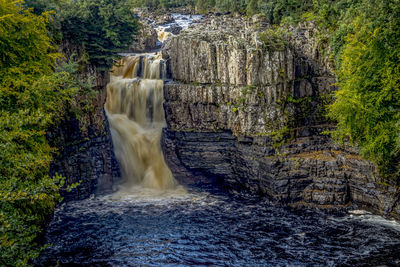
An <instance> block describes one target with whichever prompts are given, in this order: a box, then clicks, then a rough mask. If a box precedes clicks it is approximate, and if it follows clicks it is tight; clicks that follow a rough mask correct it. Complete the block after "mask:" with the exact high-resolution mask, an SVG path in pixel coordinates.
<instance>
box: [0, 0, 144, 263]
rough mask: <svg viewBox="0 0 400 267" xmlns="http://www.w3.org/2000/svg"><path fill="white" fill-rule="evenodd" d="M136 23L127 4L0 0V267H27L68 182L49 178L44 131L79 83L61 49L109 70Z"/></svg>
mask: <svg viewBox="0 0 400 267" xmlns="http://www.w3.org/2000/svg"><path fill="white" fill-rule="evenodd" d="M61 7H62V8H61ZM61 9H65V11H63V12H60V10H61ZM57 12H58V13H57ZM136 26H137V23H136V19H135V18H134V16H133V14H130V10H129V8H127V7H126V6H125V1H116V0H77V1H75V0H74V1H68V0H65V1H62V0H60V1H57V0H54V1H47V0H46V1H43V0H28V1H27V2H26V3H25V2H24V1H22V0H16V1H10V0H0V139H1V140H0V147H1V149H0V255H1V257H0V265H1V266H25V265H27V264H29V261H30V259H32V258H35V257H36V256H38V254H39V252H40V247H41V245H40V244H39V243H40V242H39V240H38V235H39V234H40V233H41V231H42V229H43V227H44V225H45V222H46V220H47V218H48V217H49V216H50V215H51V214H52V213H53V210H54V207H55V205H56V203H57V202H58V201H59V199H60V193H59V190H60V188H62V187H63V185H64V179H63V178H62V177H60V176H58V175H56V176H55V177H50V176H49V167H50V163H51V161H52V159H53V154H54V152H55V149H54V148H52V147H51V146H50V145H49V143H48V141H47V139H46V133H47V132H48V130H49V127H56V126H57V122H58V121H59V120H60V119H61V118H62V116H63V114H64V113H65V112H66V109H67V104H68V103H69V102H70V101H71V99H72V98H73V97H75V95H76V94H80V90H82V82H81V81H79V80H78V76H77V70H78V68H77V64H76V63H74V62H69V61H66V60H65V57H64V55H63V54H61V53H60V52H59V51H61V49H60V47H58V45H60V46H62V45H63V44H65V43H68V45H72V46H77V47H79V48H81V51H83V52H82V53H83V54H87V55H88V60H89V63H90V64H94V65H97V66H98V67H100V68H101V67H103V68H108V67H109V66H110V65H111V64H112V59H113V57H116V56H117V55H116V54H115V53H116V52H117V51H118V52H122V51H123V49H124V48H125V47H127V46H128V45H129V43H130V41H131V40H132V35H133V34H134V33H135V31H136Z"/></svg>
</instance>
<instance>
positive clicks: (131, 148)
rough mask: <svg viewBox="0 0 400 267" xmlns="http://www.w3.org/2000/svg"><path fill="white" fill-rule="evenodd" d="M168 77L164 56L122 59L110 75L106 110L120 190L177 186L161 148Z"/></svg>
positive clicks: (139, 56) (138, 56) (154, 55)
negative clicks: (119, 171) (120, 182)
mask: <svg viewBox="0 0 400 267" xmlns="http://www.w3.org/2000/svg"><path fill="white" fill-rule="evenodd" d="M165 78H166V65H165V62H164V61H163V60H162V58H161V54H160V53H158V54H138V55H134V56H127V57H124V58H122V59H121V60H119V61H118V63H117V64H116V65H115V66H114V67H113V69H112V71H111V77H110V83H109V84H108V85H107V99H106V103H105V109H106V114H107V118H108V121H109V123H110V130H111V136H112V141H113V144H114V152H115V155H116V158H117V160H118V162H119V164H120V167H121V174H122V178H123V181H124V182H123V184H122V185H121V186H120V188H119V190H120V191H131V189H132V188H136V187H137V186H141V188H147V189H148V188H150V189H159V190H168V189H175V188H177V186H178V183H177V182H176V180H175V179H174V177H173V175H172V173H171V171H170V169H169V168H168V166H167V164H166V163H165V160H164V156H163V153H162V150H161V146H160V139H161V132H162V128H163V127H164V126H165V125H166V123H165V116H164V108H163V101H164V95H163V86H164V81H163V79H165Z"/></svg>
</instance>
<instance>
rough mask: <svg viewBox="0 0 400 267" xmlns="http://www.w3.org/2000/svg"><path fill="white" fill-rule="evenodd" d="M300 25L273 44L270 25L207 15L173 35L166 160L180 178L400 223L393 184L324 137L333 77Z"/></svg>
mask: <svg viewBox="0 0 400 267" xmlns="http://www.w3.org/2000/svg"><path fill="white" fill-rule="evenodd" d="M303 26H304V27H303V28H302V29H292V31H293V34H292V35H291V37H290V38H289V39H290V40H289V44H288V45H286V46H282V47H278V48H275V49H271V48H269V49H267V48H266V47H265V46H263V44H262V43H261V41H260V40H259V38H258V33H259V32H261V31H263V30H265V25H262V24H260V23H259V22H251V21H247V20H244V19H240V18H237V19H233V18H228V17H224V16H222V17H218V18H212V17H211V18H207V19H205V20H204V22H203V23H201V24H199V25H196V26H192V27H189V28H188V29H185V30H183V31H182V32H181V33H180V34H179V35H177V36H173V37H172V39H171V40H170V41H169V42H167V43H166V48H165V51H163V56H164V58H165V59H169V70H170V76H171V78H172V81H171V82H169V83H166V84H165V85H164V94H165V103H164V107H165V111H166V120H167V124H168V127H167V129H166V130H165V131H164V133H163V146H164V151H165V154H166V158H167V161H169V164H170V166H172V169H173V171H174V168H175V175H176V176H179V175H182V176H188V175H189V174H185V175H184V174H182V173H183V172H185V171H182V168H181V167H177V166H178V165H183V166H184V167H185V170H186V171H187V172H188V173H192V174H193V173H194V174H201V175H205V176H208V177H212V178H214V179H216V180H217V181H219V182H221V183H222V184H223V185H225V186H227V187H229V188H231V189H234V190H240V189H245V190H249V191H251V192H254V193H259V194H263V195H268V196H270V197H271V198H273V199H275V200H278V201H280V202H283V203H287V204H290V205H295V206H317V207H324V208H325V207H341V208H342V207H349V206H351V204H355V205H359V206H362V207H364V208H371V209H373V210H375V211H376V212H379V213H381V214H384V215H388V216H393V217H396V218H398V219H399V218H400V216H399V214H400V202H399V195H400V194H399V190H398V189H396V188H397V187H396V185H395V183H393V184H392V185H389V184H386V183H381V182H380V181H381V179H380V178H379V177H378V175H377V172H376V167H375V166H374V165H373V164H372V163H370V162H368V161H365V160H363V159H362V158H361V157H360V156H359V154H358V152H357V151H356V150H354V149H350V148H344V147H340V146H338V145H336V144H334V143H333V142H332V140H331V139H330V138H328V137H327V136H326V135H322V134H321V133H322V132H323V131H326V130H329V129H332V128H333V127H334V124H333V123H332V122H329V121H327V120H326V118H325V116H324V109H325V108H324V106H325V105H326V104H327V103H329V101H330V100H329V99H330V98H329V93H331V92H332V91H333V90H335V87H334V86H332V84H333V83H334V82H335V78H334V76H333V75H332V74H331V71H330V69H331V66H330V65H329V62H328V61H327V59H325V58H322V57H321V56H320V54H319V53H318V49H317V47H316V42H315V41H314V39H313V35H315V31H313V30H312V29H310V25H303ZM305 26H307V27H308V28H307V27H305ZM311 26H312V25H311ZM282 137H286V138H282ZM283 140H284V141H283ZM282 141H283V142H282ZM174 166H175V167H174ZM178 169H179V170H178Z"/></svg>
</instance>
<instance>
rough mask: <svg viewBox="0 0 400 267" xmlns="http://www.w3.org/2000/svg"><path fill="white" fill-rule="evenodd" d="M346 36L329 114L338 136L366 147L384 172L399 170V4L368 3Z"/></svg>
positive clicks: (363, 149) (366, 153)
mask: <svg viewBox="0 0 400 267" xmlns="http://www.w3.org/2000/svg"><path fill="white" fill-rule="evenodd" d="M358 11H359V12H358V13H356V14H357V16H355V17H354V18H353V20H352V22H351V25H350V27H351V28H352V29H353V30H352V31H351V32H350V33H348V34H347V35H346V37H345V39H344V46H343V50H342V53H341V54H340V61H341V62H340V65H339V66H340V68H339V69H338V79H339V86H340V88H341V90H339V91H338V92H337V93H336V101H335V102H334V103H333V105H331V106H330V113H329V115H330V116H331V118H333V119H335V120H337V121H338V128H337V131H336V132H335V133H334V136H335V137H336V138H337V139H338V140H340V141H343V140H346V139H349V141H350V142H352V143H353V144H356V145H358V146H360V147H361V152H362V154H363V155H364V156H365V157H366V158H368V159H371V160H373V161H375V162H376V163H378V165H379V166H380V170H381V172H382V173H384V174H389V175H390V174H392V175H393V174H396V172H398V169H399V166H398V164H399V154H400V153H399V152H400V139H399V132H400V67H399V64H400V21H399V19H398V18H399V17H400V2H399V1H397V0H388V1H363V2H362V5H360V6H358Z"/></svg>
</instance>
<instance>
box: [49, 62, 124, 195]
mask: <svg viewBox="0 0 400 267" xmlns="http://www.w3.org/2000/svg"><path fill="white" fill-rule="evenodd" d="M87 77H94V78H95V80H94V84H95V86H94V88H93V89H94V90H95V91H96V92H97V94H96V97H95V99H93V102H92V107H93V110H92V112H84V111H82V112H81V113H82V114H80V116H81V118H80V119H78V118H77V115H76V114H74V113H73V112H71V111H68V112H67V114H66V116H64V118H63V120H62V121H61V123H60V124H59V125H58V127H56V128H54V129H51V132H50V133H48V138H49V140H50V142H51V143H52V144H53V146H55V147H57V149H58V153H57V154H56V155H55V159H54V161H53V163H52V164H51V167H50V175H55V174H56V173H58V174H60V175H62V176H64V177H65V178H66V182H67V184H73V183H76V182H80V183H81V184H80V186H79V187H78V188H76V189H74V190H73V191H72V192H63V196H64V199H65V200H67V201H68V200H76V199H85V198H88V197H89V196H90V195H91V194H93V193H94V192H110V191H112V186H113V183H114V181H115V179H117V178H118V177H119V176H120V171H119V166H118V163H117V161H116V159H115V155H114V153H113V146H112V141H111V135H110V130H109V125H108V123H107V120H106V116H105V113H104V109H103V105H104V102H105V99H106V90H105V86H106V84H107V83H108V79H109V76H108V73H106V72H103V71H98V70H97V69H96V68H95V67H94V66H89V67H87V69H86V71H85V72H84V74H82V80H87ZM79 97H83V98H84V97H85V96H79ZM83 124H84V125H83Z"/></svg>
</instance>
